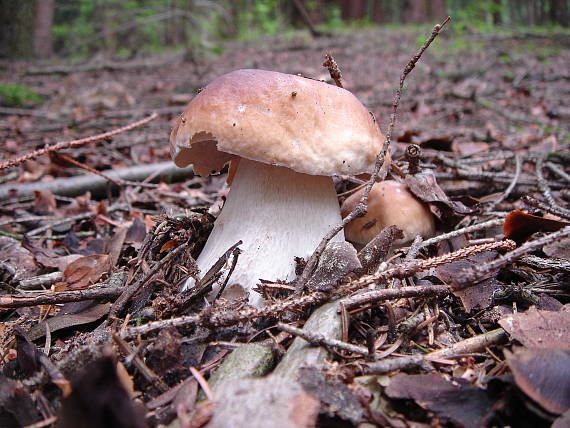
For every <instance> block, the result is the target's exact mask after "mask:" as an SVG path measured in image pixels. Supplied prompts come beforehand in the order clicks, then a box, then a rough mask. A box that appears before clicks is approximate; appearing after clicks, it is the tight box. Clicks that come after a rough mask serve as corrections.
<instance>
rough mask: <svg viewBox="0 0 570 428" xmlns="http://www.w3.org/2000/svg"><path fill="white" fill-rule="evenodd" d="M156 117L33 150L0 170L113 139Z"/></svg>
mask: <svg viewBox="0 0 570 428" xmlns="http://www.w3.org/2000/svg"><path fill="white" fill-rule="evenodd" d="M157 117H158V115H157V114H156V113H153V114H151V115H150V116H148V117H146V118H144V119H141V120H139V121H137V122H133V123H131V124H129V125H126V126H123V127H121V128H117V129H114V130H112V131H109V132H104V133H103V134H97V135H93V136H91V137H87V138H81V139H79V140H71V141H66V142H64V143H57V144H54V145H53V146H48V147H45V148H43V149H40V150H34V151H33V152H31V153H27V154H25V155H24V156H20V157H19V158H16V159H10V160H7V161H5V162H2V163H0V170H1V169H6V168H10V167H13V166H16V165H19V164H21V163H23V162H25V161H27V160H30V159H35V158H37V157H39V156H42V155H45V154H47V153H51V152H57V151H59V150H63V149H68V148H71V147H77V146H81V145H83V144H87V143H92V142H94V141H100V140H104V139H106V138H110V137H113V136H115V135H117V134H121V133H122V132H126V131H130V130H131V129H134V128H136V127H139V126H141V125H144V124H146V123H148V122H150V121H151V120H154V119H156V118H157Z"/></svg>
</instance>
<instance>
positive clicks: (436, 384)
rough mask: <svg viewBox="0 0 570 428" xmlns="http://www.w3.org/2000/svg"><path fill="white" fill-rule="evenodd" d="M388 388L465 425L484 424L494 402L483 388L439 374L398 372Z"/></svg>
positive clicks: (471, 427)
mask: <svg viewBox="0 0 570 428" xmlns="http://www.w3.org/2000/svg"><path fill="white" fill-rule="evenodd" d="M385 391H386V394H387V395H388V396H389V397H391V398H398V399H410V400H414V401H415V402H416V403H417V404H418V405H420V406H421V407H422V408H424V409H426V410H429V411H431V412H434V413H435V414H437V416H438V417H441V418H446V419H449V420H451V421H453V422H454V423H455V424H457V425H459V426H461V427H466V428H479V427H481V426H482V421H483V418H484V417H485V416H486V415H487V413H488V412H489V411H490V410H491V401H490V400H489V398H488V397H487V394H486V392H485V391H484V390H483V389H481V388H477V387H475V386H472V385H471V384H470V383H469V382H468V381H466V380H465V379H461V378H460V379H453V380H447V379H446V378H444V377H443V376H442V375H441V374H439V373H430V374H421V375H409V374H406V373H399V374H397V375H396V376H394V377H392V378H391V379H390V384H389V385H388V386H387V387H386V389H385Z"/></svg>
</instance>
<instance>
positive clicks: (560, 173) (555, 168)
mask: <svg viewBox="0 0 570 428" xmlns="http://www.w3.org/2000/svg"><path fill="white" fill-rule="evenodd" d="M546 167H547V168H548V169H549V170H551V171H552V172H553V173H554V174H556V175H558V176H559V177H561V178H563V179H564V180H566V181H567V182H568V183H570V175H569V174H567V173H566V171H564V170H563V169H562V168H560V167H559V166H558V165H556V164H554V163H552V162H546Z"/></svg>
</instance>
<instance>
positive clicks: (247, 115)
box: [170, 70, 383, 176]
mask: <svg viewBox="0 0 570 428" xmlns="http://www.w3.org/2000/svg"><path fill="white" fill-rule="evenodd" d="M382 143H383V137H382V134H381V133H380V130H379V129H378V126H377V124H376V122H375V121H374V119H373V117H372V116H371V115H370V113H369V112H368V110H367V109H366V108H365V107H364V106H363V105H362V104H361V103H360V101H358V99H357V98H356V97H355V96H354V95H353V94H352V93H350V92H349V91H347V90H345V89H342V88H338V87H336V86H332V85H329V84H327V83H323V82H320V81H317V80H312V79H308V78H305V77H300V76H295V75H291V74H283V73H277V72H273V71H265V70H237V71H233V72H231V73H228V74H225V75H223V76H221V77H219V78H218V79H216V80H214V81H213V82H211V83H210V84H209V85H208V86H206V87H205V88H204V89H203V90H202V91H201V92H200V93H199V94H198V95H197V96H196V97H195V98H194V99H193V100H192V101H191V102H190V104H189V105H188V107H187V109H186V111H185V112H184V113H183V114H182V115H181V116H180V117H179V119H178V121H177V123H176V125H175V127H174V129H173V130H172V133H171V135H170V152H171V155H172V158H173V159H174V162H175V163H176V165H178V166H180V167H184V166H186V165H188V164H193V165H194V170H195V171H196V172H197V173H198V174H200V175H208V174H210V173H212V172H217V171H219V170H220V169H221V168H223V166H224V165H225V164H226V163H227V162H228V161H230V160H231V159H232V158H234V157H235V156H239V157H244V158H247V159H250V160H254V161H258V162H263V163H267V164H270V165H276V166H284V167H287V168H291V169H293V170H294V171H297V172H301V173H305V174H312V175H329V176H330V175H334V174H358V173H363V172H369V171H371V170H372V169H373V167H374V160H375V156H376V154H377V153H378V152H379V151H380V148H381V146H382Z"/></svg>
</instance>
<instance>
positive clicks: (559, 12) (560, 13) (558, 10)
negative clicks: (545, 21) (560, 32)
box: [550, 0, 570, 27]
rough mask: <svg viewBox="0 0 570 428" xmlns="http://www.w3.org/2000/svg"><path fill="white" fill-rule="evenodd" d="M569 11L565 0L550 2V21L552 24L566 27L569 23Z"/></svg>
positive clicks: (552, 0)
mask: <svg viewBox="0 0 570 428" xmlns="http://www.w3.org/2000/svg"><path fill="white" fill-rule="evenodd" d="M569 15H570V10H569V7H568V3H567V0H551V1H550V19H551V20H552V22H553V23H555V24H558V25H561V26H562V27H568V25H569V22H570V16H569Z"/></svg>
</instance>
